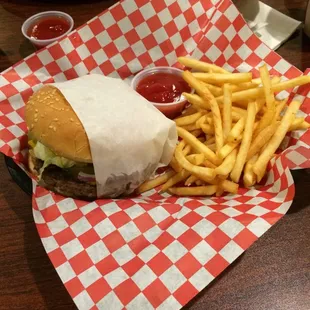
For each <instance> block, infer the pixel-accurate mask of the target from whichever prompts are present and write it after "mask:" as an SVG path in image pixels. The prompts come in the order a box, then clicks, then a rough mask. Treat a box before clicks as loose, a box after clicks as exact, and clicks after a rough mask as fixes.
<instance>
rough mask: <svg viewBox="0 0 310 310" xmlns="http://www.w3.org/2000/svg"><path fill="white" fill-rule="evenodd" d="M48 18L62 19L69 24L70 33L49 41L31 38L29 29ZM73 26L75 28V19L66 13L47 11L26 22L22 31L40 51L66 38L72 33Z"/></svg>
mask: <svg viewBox="0 0 310 310" xmlns="http://www.w3.org/2000/svg"><path fill="white" fill-rule="evenodd" d="M47 17H62V18H63V19H65V20H66V21H67V22H68V24H69V29H68V31H66V32H65V33H64V34H62V35H60V36H58V37H55V38H52V39H47V40H38V39H35V38H33V37H30V36H29V35H28V34H27V32H28V30H29V28H30V27H31V26H33V25H34V24H35V23H36V22H38V21H40V20H42V19H44V18H47ZM73 26H74V21H73V18H72V17H71V16H70V15H69V14H67V13H65V12H61V11H45V12H41V13H38V14H35V15H32V16H31V17H29V18H28V19H27V20H25V22H24V23H23V25H22V28H21V30H22V34H23V35H24V37H25V38H27V39H28V40H29V41H30V42H31V43H32V44H33V45H34V46H35V47H36V48H38V49H39V48H42V47H44V46H47V45H49V44H51V43H53V42H55V41H57V40H59V39H60V38H62V37H64V36H66V35H67V34H68V33H70V32H71V31H72V29H73Z"/></svg>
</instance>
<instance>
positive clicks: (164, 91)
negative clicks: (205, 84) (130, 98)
mask: <svg viewBox="0 0 310 310" xmlns="http://www.w3.org/2000/svg"><path fill="white" fill-rule="evenodd" d="M182 72H183V71H182V70H179V69H176V68H172V67H154V68H150V69H146V70H143V71H141V72H139V73H138V74H137V75H136V76H135V77H134V79H133V80H132V84H131V85H132V87H133V88H134V89H135V90H136V91H137V92H138V93H139V94H140V95H141V96H143V97H144V98H145V99H147V100H148V101H150V102H152V103H153V105H154V106H155V107H156V108H157V109H159V110H160V111H161V112H162V113H163V114H165V115H166V116H167V117H169V118H175V117H176V116H177V115H179V114H181V112H182V111H183V109H184V106H185V104H186V103H187V101H186V99H185V98H184V97H183V96H182V93H183V92H188V93H191V92H192V89H191V88H190V86H189V85H188V84H187V83H186V82H185V81H184V80H183V78H182Z"/></svg>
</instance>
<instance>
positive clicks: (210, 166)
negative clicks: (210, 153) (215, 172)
mask: <svg viewBox="0 0 310 310" xmlns="http://www.w3.org/2000/svg"><path fill="white" fill-rule="evenodd" d="M203 164H204V165H205V166H206V167H207V168H212V169H215V168H216V165H214V164H212V163H211V161H209V160H207V159H206V160H205V161H204V162H203Z"/></svg>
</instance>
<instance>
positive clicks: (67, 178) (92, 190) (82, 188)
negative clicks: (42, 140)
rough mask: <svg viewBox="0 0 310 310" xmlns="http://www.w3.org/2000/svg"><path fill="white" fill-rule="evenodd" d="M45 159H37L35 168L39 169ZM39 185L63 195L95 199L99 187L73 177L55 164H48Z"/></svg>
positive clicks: (89, 199)
mask: <svg viewBox="0 0 310 310" xmlns="http://www.w3.org/2000/svg"><path fill="white" fill-rule="evenodd" d="M42 165H43V161H41V160H38V159H36V160H35V162H34V168H35V169H36V170H37V171H39V170H40V168H41V167H42ZM39 185H41V186H43V187H45V188H47V189H48V190H51V191H53V192H55V193H58V194H60V195H63V196H68V197H72V198H75V199H82V200H88V201H91V200H95V199H96V198H97V189H96V185H95V184H90V183H86V182H82V181H80V180H78V179H77V178H75V177H73V176H72V175H71V174H70V173H68V171H66V170H65V169H61V168H59V167H58V166H55V165H49V166H47V167H46V168H45V169H44V171H43V173H42V176H41V180H40V182H39Z"/></svg>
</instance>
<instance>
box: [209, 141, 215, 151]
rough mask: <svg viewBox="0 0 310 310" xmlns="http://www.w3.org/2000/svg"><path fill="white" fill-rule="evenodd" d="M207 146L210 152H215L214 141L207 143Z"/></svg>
mask: <svg viewBox="0 0 310 310" xmlns="http://www.w3.org/2000/svg"><path fill="white" fill-rule="evenodd" d="M208 148H209V149H210V150H211V151H212V152H216V144H215V143H213V144H209V145H208Z"/></svg>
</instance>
